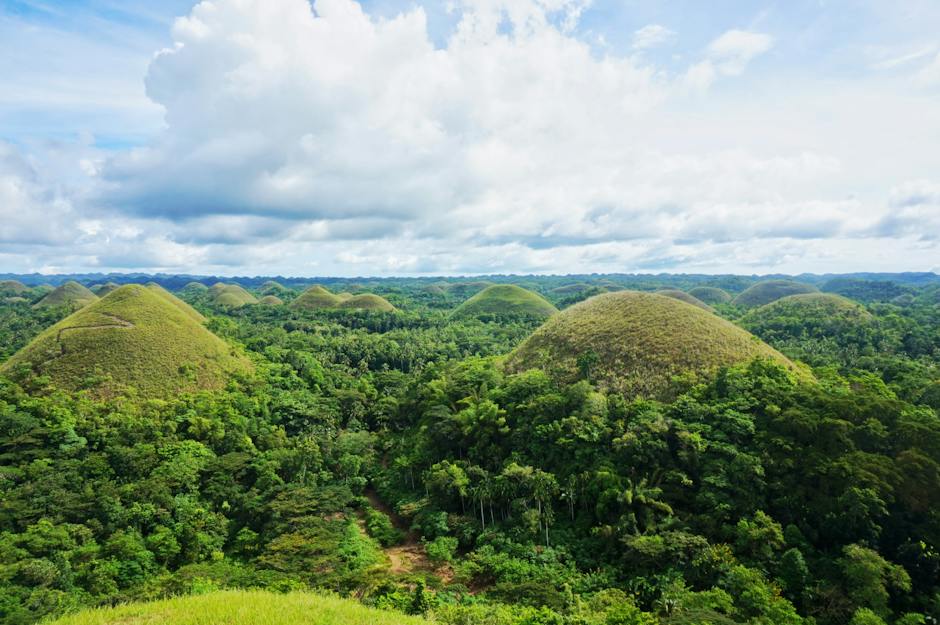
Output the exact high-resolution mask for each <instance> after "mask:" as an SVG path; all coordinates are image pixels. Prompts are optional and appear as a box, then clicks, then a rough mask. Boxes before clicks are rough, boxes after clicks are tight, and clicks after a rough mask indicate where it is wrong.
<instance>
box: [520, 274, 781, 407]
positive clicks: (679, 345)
mask: <svg viewBox="0 0 940 625" xmlns="http://www.w3.org/2000/svg"><path fill="white" fill-rule="evenodd" d="M755 357H762V358H768V359H770V360H773V361H776V362H778V363H780V364H783V365H785V366H788V367H794V365H793V364H792V363H791V362H790V361H789V360H787V359H786V357H784V356H783V355H782V354H780V353H779V352H777V351H776V350H774V349H773V348H771V347H770V346H769V345H767V344H766V343H764V342H762V341H761V340H760V339H758V338H757V337H755V336H753V335H752V334H749V333H748V332H746V331H745V330H742V329H741V328H739V327H737V326H736V325H734V324H732V323H730V322H729V321H726V320H724V319H722V318H720V317H718V316H716V315H713V314H711V313H708V312H706V311H704V310H702V309H700V308H697V307H695V306H690V305H689V304H686V303H685V302H680V301H678V300H675V299H672V298H669V297H665V296H662V295H657V294H655V293H640V292H637V291H618V292H616V293H607V294H604V295H598V296H595V297H592V298H590V299H588V300H585V301H583V302H580V303H578V304H575V305H574V306H572V307H570V308H567V309H566V310H564V311H562V312H560V313H559V314H557V315H555V316H553V317H552V318H550V319H549V320H548V321H546V322H545V323H544V324H543V325H542V326H541V327H540V328H539V329H538V330H536V331H535V332H534V333H533V334H532V336H530V337H529V338H528V339H527V340H526V341H525V342H523V343H522V344H521V345H520V346H519V347H518V348H516V350H515V351H513V352H512V353H511V354H510V355H509V356H508V357H507V359H506V364H505V366H506V369H507V370H508V371H509V372H519V371H523V370H525V369H543V370H545V371H546V372H548V373H549V374H550V375H552V376H553V377H555V378H556V379H559V380H562V381H573V380H576V379H578V378H579V377H584V375H585V374H587V375H588V377H590V378H591V379H593V380H595V381H597V382H598V383H600V384H602V385H604V386H607V387H608V388H611V389H614V390H617V391H619V392H624V393H629V394H637V395H643V396H653V397H662V396H666V395H668V393H669V392H670V390H671V388H672V386H673V383H672V378H673V376H676V375H680V374H688V373H692V374H700V373H706V372H709V371H711V370H714V369H716V368H718V367H721V366H725V365H731V364H735V363H740V362H745V361H748V360H751V359H753V358H755Z"/></svg>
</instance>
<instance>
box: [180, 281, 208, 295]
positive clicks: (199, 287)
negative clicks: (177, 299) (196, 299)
mask: <svg viewBox="0 0 940 625" xmlns="http://www.w3.org/2000/svg"><path fill="white" fill-rule="evenodd" d="M208 290H209V287H207V286H206V285H205V284H203V283H202V282H190V283H188V284H187V285H186V286H184V287H183V288H182V289H180V293H184V294H186V295H201V294H203V293H205V292H207V291H208Z"/></svg>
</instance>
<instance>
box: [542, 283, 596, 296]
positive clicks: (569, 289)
mask: <svg viewBox="0 0 940 625" xmlns="http://www.w3.org/2000/svg"><path fill="white" fill-rule="evenodd" d="M593 288H594V287H593V286H592V285H590V284H587V283H585V282H575V283H574V284H563V285H562V286H559V287H556V288H554V289H552V290H551V291H550V292H551V293H556V294H558V295H574V294H576V293H583V292H584V291H589V290H591V289H593Z"/></svg>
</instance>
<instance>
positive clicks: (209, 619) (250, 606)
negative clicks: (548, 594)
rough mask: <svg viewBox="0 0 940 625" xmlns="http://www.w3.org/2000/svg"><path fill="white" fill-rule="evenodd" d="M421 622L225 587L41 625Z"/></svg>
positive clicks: (337, 601) (334, 601) (349, 603)
mask: <svg viewBox="0 0 940 625" xmlns="http://www.w3.org/2000/svg"><path fill="white" fill-rule="evenodd" d="M427 622H428V621H426V620H425V619H423V618H419V617H416V616H405V615H404V614H401V613H400V612H392V611H384V610H377V609H375V608H370V607H366V606H364V605H362V604H361V603H358V602H356V601H354V600H352V599H341V598H339V597H334V596H327V595H318V594H314V593H304V592H292V593H287V594H283V593H274V592H265V591H260V590H253V591H251V590H226V591H218V592H213V593H209V594H205V595H198V596H189V597H174V598H172V599H164V600H162V601H154V602H151V603H130V604H124V605H119V606H116V607H112V608H98V609H91V610H85V611H83V612H79V613H77V614H73V615H70V616H66V617H63V618H61V619H58V620H56V621H52V622H51V623H48V624H47V625H131V624H133V623H139V624H141V625H143V624H144V623H151V624H153V625H157V624H158V623H165V624H169V625H220V624H222V623H232V624H233V625H236V624H237V625H422V624H423V625H426V624H427Z"/></svg>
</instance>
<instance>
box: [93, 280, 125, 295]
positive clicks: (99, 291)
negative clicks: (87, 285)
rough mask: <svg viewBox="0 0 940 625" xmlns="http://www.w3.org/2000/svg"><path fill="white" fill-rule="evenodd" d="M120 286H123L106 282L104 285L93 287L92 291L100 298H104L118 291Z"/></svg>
mask: <svg viewBox="0 0 940 625" xmlns="http://www.w3.org/2000/svg"><path fill="white" fill-rule="evenodd" d="M120 286H121V285H120V284H116V283H114V282H105V283H104V284H98V285H96V286H93V287H91V291H92V292H93V293H94V294H95V295H97V296H98V297H104V296H105V295H107V294H108V293H110V292H111V291H114V290H116V289H117V288H118V287H120Z"/></svg>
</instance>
